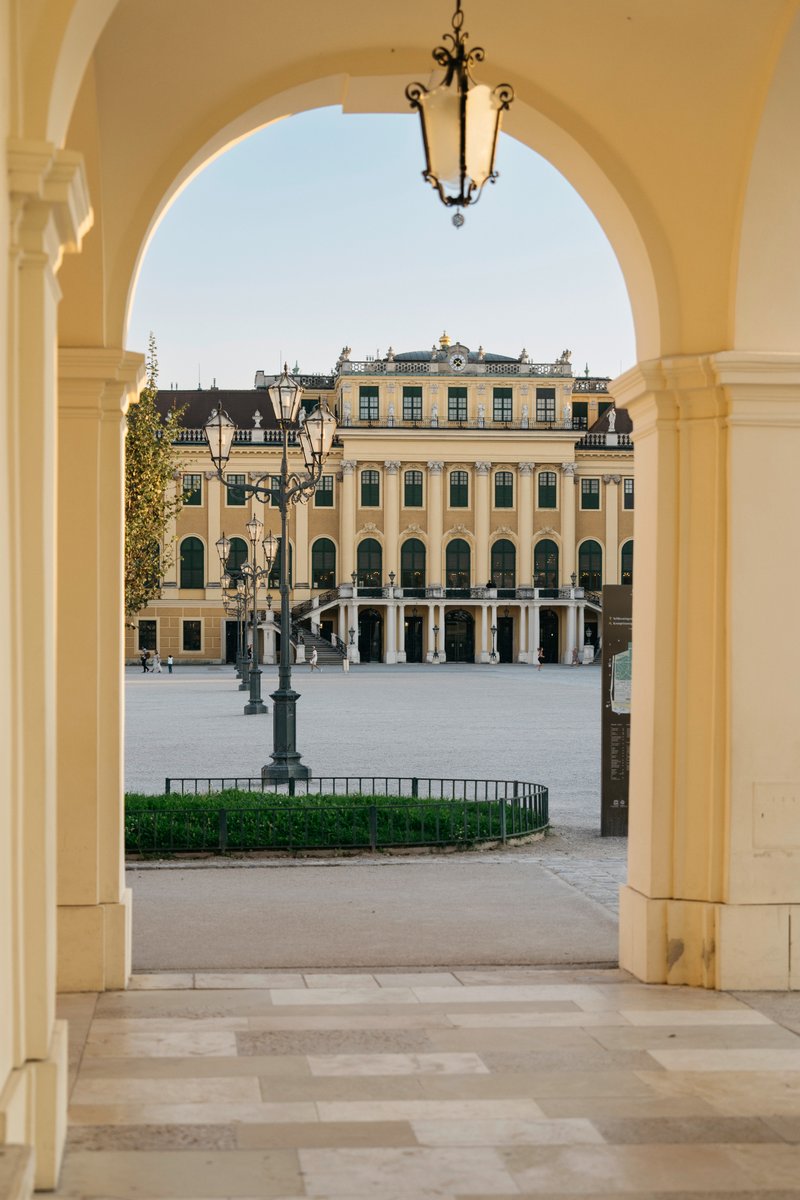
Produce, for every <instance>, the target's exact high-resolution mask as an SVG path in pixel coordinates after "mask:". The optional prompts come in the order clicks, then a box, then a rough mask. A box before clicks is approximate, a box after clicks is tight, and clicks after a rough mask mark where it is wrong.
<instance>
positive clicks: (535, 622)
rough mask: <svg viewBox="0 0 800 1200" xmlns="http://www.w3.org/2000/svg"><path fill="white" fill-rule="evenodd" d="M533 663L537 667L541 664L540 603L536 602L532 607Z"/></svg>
mask: <svg viewBox="0 0 800 1200" xmlns="http://www.w3.org/2000/svg"><path fill="white" fill-rule="evenodd" d="M530 644H531V663H532V664H533V665H534V666H537V665H538V663H539V646H540V644H541V630H540V621H539V601H538V600H534V602H533V604H532V605H531V636H530Z"/></svg>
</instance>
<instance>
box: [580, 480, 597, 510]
mask: <svg viewBox="0 0 800 1200" xmlns="http://www.w3.org/2000/svg"><path fill="white" fill-rule="evenodd" d="M599 507H600V480H599V479H582V480H581V508H599Z"/></svg>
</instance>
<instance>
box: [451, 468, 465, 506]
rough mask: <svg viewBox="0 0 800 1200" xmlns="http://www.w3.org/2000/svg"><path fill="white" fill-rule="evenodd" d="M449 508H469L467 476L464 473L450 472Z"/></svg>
mask: <svg viewBox="0 0 800 1200" xmlns="http://www.w3.org/2000/svg"><path fill="white" fill-rule="evenodd" d="M450 507H451V508H469V475H468V474H467V472H466V471H451V472H450Z"/></svg>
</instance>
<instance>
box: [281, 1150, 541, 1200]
mask: <svg viewBox="0 0 800 1200" xmlns="http://www.w3.org/2000/svg"><path fill="white" fill-rule="evenodd" d="M299 1158H300V1166H301V1168H302V1171H303V1178H304V1180H305V1185H306V1191H307V1193H308V1195H309V1196H380V1197H382V1198H384V1200H385V1198H386V1197H390V1196H400V1195H402V1196H409V1197H410V1196H413V1197H419V1198H420V1200H426V1198H427V1197H431V1196H436V1197H441V1196H442V1195H443V1194H445V1195H450V1196H475V1195H478V1194H480V1193H481V1192H485V1193H488V1194H490V1195H493V1196H495V1195H496V1196H510V1195H517V1188H516V1186H515V1184H514V1182H513V1180H512V1179H511V1176H510V1175H509V1173H508V1171H507V1170H506V1168H505V1166H504V1163H503V1161H502V1159H501V1158H500V1157H499V1155H498V1154H497V1152H496V1151H495V1150H491V1149H488V1148H478V1149H475V1148H471V1149H465V1148H463V1147H459V1148H457V1149H451V1148H449V1147H442V1148H436V1149H428V1148H422V1147H417V1148H401V1149H387V1148H378V1149H352V1148H345V1149H336V1150H312V1149H309V1150H300V1151H299Z"/></svg>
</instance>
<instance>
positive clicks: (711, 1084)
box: [636, 1071, 800, 1117]
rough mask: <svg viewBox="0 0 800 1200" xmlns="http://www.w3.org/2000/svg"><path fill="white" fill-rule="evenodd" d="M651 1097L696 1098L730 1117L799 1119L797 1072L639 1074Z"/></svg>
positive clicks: (651, 1072) (799, 1088) (676, 1072)
mask: <svg viewBox="0 0 800 1200" xmlns="http://www.w3.org/2000/svg"><path fill="white" fill-rule="evenodd" d="M636 1074H637V1076H638V1078H639V1079H640V1080H641V1081H642V1082H643V1083H645V1084H647V1085H648V1086H649V1088H650V1090H651V1094H655V1095H659V1096H663V1097H680V1098H685V1097H692V1096H694V1097H697V1098H699V1099H701V1100H704V1101H706V1102H707V1103H708V1104H709V1105H710V1106H711V1107H712V1108H713V1109H714V1110H715V1111H716V1112H717V1113H721V1114H722V1115H724V1116H729V1117H749V1116H761V1117H768V1116H800V1074H799V1073H798V1072H796V1071H773V1072H764V1073H762V1074H759V1073H758V1072H756V1071H742V1072H735V1071H714V1072H709V1073H703V1072H700V1071H661V1072H657V1071H637V1072H636Z"/></svg>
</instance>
